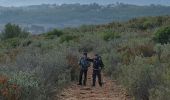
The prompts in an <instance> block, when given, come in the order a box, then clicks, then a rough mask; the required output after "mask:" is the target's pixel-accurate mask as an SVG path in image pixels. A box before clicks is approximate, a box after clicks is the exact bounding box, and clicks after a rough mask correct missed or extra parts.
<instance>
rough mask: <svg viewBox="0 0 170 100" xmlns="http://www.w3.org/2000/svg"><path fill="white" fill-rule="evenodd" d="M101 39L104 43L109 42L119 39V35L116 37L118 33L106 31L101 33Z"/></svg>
mask: <svg viewBox="0 0 170 100" xmlns="http://www.w3.org/2000/svg"><path fill="white" fill-rule="evenodd" d="M101 37H102V38H103V39H104V40H105V41H109V40H112V39H115V38H120V35H118V33H115V32H112V31H106V32H103V33H101Z"/></svg>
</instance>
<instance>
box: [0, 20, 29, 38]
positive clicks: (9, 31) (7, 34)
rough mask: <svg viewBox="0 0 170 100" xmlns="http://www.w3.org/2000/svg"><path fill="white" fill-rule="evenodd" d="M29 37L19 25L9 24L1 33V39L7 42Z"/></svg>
mask: <svg viewBox="0 0 170 100" xmlns="http://www.w3.org/2000/svg"><path fill="white" fill-rule="evenodd" d="M28 35H29V33H28V32H26V31H24V30H22V29H21V28H20V27H19V26H18V25H15V24H11V23H8V24H6V25H5V29H4V31H3V32H2V33H1V39H2V40H6V39H10V38H15V37H19V38H26V37H27V36H28Z"/></svg>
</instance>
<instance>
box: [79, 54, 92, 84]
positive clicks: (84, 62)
mask: <svg viewBox="0 0 170 100" xmlns="http://www.w3.org/2000/svg"><path fill="white" fill-rule="evenodd" d="M79 65H80V75H79V83H78V85H82V78H83V76H84V79H83V85H84V86H86V81H87V71H88V67H90V62H89V58H88V57H87V53H86V52H84V53H83V56H82V57H81V58H80V60H79Z"/></svg>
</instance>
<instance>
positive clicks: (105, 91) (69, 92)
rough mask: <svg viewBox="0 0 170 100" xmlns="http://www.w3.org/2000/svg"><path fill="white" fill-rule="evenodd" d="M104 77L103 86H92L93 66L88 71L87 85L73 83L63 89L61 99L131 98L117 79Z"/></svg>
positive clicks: (116, 99)
mask: <svg viewBox="0 0 170 100" xmlns="http://www.w3.org/2000/svg"><path fill="white" fill-rule="evenodd" d="M102 78H103V83H104V85H103V87H100V86H99V85H98V81H96V87H92V86H91V83H92V67H90V69H89V71H88V79H87V86H78V85H77V83H73V84H72V85H71V86H70V87H68V88H66V89H64V90H63V92H62V93H61V95H60V96H59V100H130V97H129V96H128V94H127V93H126V90H125V89H123V88H122V87H121V86H119V85H117V84H116V82H115V81H112V80H111V79H109V78H107V77H105V76H103V75H102Z"/></svg>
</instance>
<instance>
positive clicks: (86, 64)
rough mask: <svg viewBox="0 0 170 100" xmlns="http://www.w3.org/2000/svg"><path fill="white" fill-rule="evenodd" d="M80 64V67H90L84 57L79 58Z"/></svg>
mask: <svg viewBox="0 0 170 100" xmlns="http://www.w3.org/2000/svg"><path fill="white" fill-rule="evenodd" d="M80 65H81V68H82V69H88V67H90V63H89V61H88V60H87V58H84V57H82V58H81V59H80Z"/></svg>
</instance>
